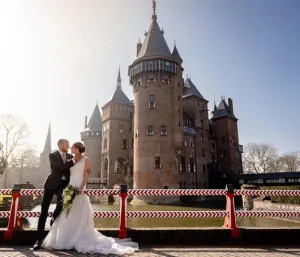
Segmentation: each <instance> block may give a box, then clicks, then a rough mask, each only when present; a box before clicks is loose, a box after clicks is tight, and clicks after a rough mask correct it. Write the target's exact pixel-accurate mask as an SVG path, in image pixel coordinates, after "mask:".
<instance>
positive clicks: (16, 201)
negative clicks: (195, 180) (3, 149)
mask: <svg viewBox="0 0 300 257" xmlns="http://www.w3.org/2000/svg"><path fill="white" fill-rule="evenodd" d="M43 192H44V190H43V189H21V190H18V189H13V190H10V189H0V195H10V194H11V195H12V205H11V210H10V211H0V218H9V225H8V228H7V230H6V232H5V235H4V238H5V239H6V240H9V239H11V238H12V235H13V231H14V230H15V229H16V228H17V227H20V228H21V227H22V220H21V218H37V217H39V216H40V212H32V211H20V197H21V196H29V195H36V196H37V195H43ZM86 194H87V195H93V196H104V195H119V196H120V211H95V212H93V216H94V218H119V219H120V227H119V238H126V237H127V228H126V220H127V218H225V222H224V227H226V228H229V229H231V235H232V237H239V229H238V227H237V226H236V220H235V219H236V217H263V218H276V217H278V218H295V217H300V212H296V211H249V212H248V211H247V212H245V211H238V212H236V211H235V204H234V198H235V196H241V195H245V196H259V195H263V196H292V197H293V196H300V190H233V187H232V186H227V188H226V189H129V190H127V186H126V185H121V188H120V189H88V190H86ZM128 195H130V196H183V195H185V196H200V195H202V196H218V195H225V196H226V211H127V206H126V198H127V196H128ZM49 216H50V217H51V216H52V213H49Z"/></svg>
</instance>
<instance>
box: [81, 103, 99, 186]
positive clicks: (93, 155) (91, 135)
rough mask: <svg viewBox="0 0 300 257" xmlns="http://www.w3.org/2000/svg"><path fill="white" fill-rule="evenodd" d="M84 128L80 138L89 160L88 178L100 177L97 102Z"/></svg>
mask: <svg viewBox="0 0 300 257" xmlns="http://www.w3.org/2000/svg"><path fill="white" fill-rule="evenodd" d="M86 121H87V117H86V118H85V130H84V131H83V132H81V133H80V135H81V140H82V141H83V142H84V145H85V147H86V151H85V155H86V156H87V157H89V158H90V160H91V175H90V178H100V176H101V149H102V147H101V143H102V117H101V113H100V110H99V106H98V103H97V104H96V106H95V108H94V111H93V113H92V116H91V118H90V120H89V122H88V123H87V124H86ZM93 187H94V188H100V184H99V185H97V184H96V185H93Z"/></svg>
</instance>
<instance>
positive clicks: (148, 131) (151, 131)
mask: <svg viewBox="0 0 300 257" xmlns="http://www.w3.org/2000/svg"><path fill="white" fill-rule="evenodd" d="M153 135H154V131H153V126H152V125H150V126H148V130H147V136H153Z"/></svg>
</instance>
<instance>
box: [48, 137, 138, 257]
mask: <svg viewBox="0 0 300 257" xmlns="http://www.w3.org/2000/svg"><path fill="white" fill-rule="evenodd" d="M71 151H72V154H75V159H76V160H78V161H77V162H76V164H75V165H74V166H73V167H72V168H71V169H70V171H71V175H70V185H72V186H75V187H77V188H79V193H78V195H77V196H76V197H75V198H74V200H73V204H72V208H71V210H70V212H69V214H68V215H66V214H67V213H66V211H65V210H63V211H62V212H61V214H60V215H59V217H58V218H57V219H56V220H55V222H54V223H53V225H52V227H51V229H50V231H49V233H48V235H47V236H46V238H45V240H44V241H43V244H42V247H44V248H46V249H55V250H72V249H75V250H76V251H77V252H80V253H84V254H87V253H90V254H93V253H100V254H115V255H123V254H129V253H133V252H134V251H136V250H138V244H137V243H134V242H132V241H131V240H130V239H123V240H119V239H114V238H111V237H106V236H104V235H102V234H101V233H99V232H98V231H97V230H96V229H95V228H94V220H93V213H92V207H91V204H90V201H89V197H88V196H87V195H85V194H84V190H85V189H86V183H87V175H85V174H86V172H85V170H88V169H90V160H89V159H88V158H86V157H84V156H83V153H84V152H85V147H84V146H83V144H82V143H81V142H77V143H75V144H73V146H72V148H71Z"/></svg>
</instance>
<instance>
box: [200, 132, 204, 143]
mask: <svg viewBox="0 0 300 257" xmlns="http://www.w3.org/2000/svg"><path fill="white" fill-rule="evenodd" d="M200 135H201V136H200V139H201V141H203V140H204V136H203V133H202V132H201V134H200Z"/></svg>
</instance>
